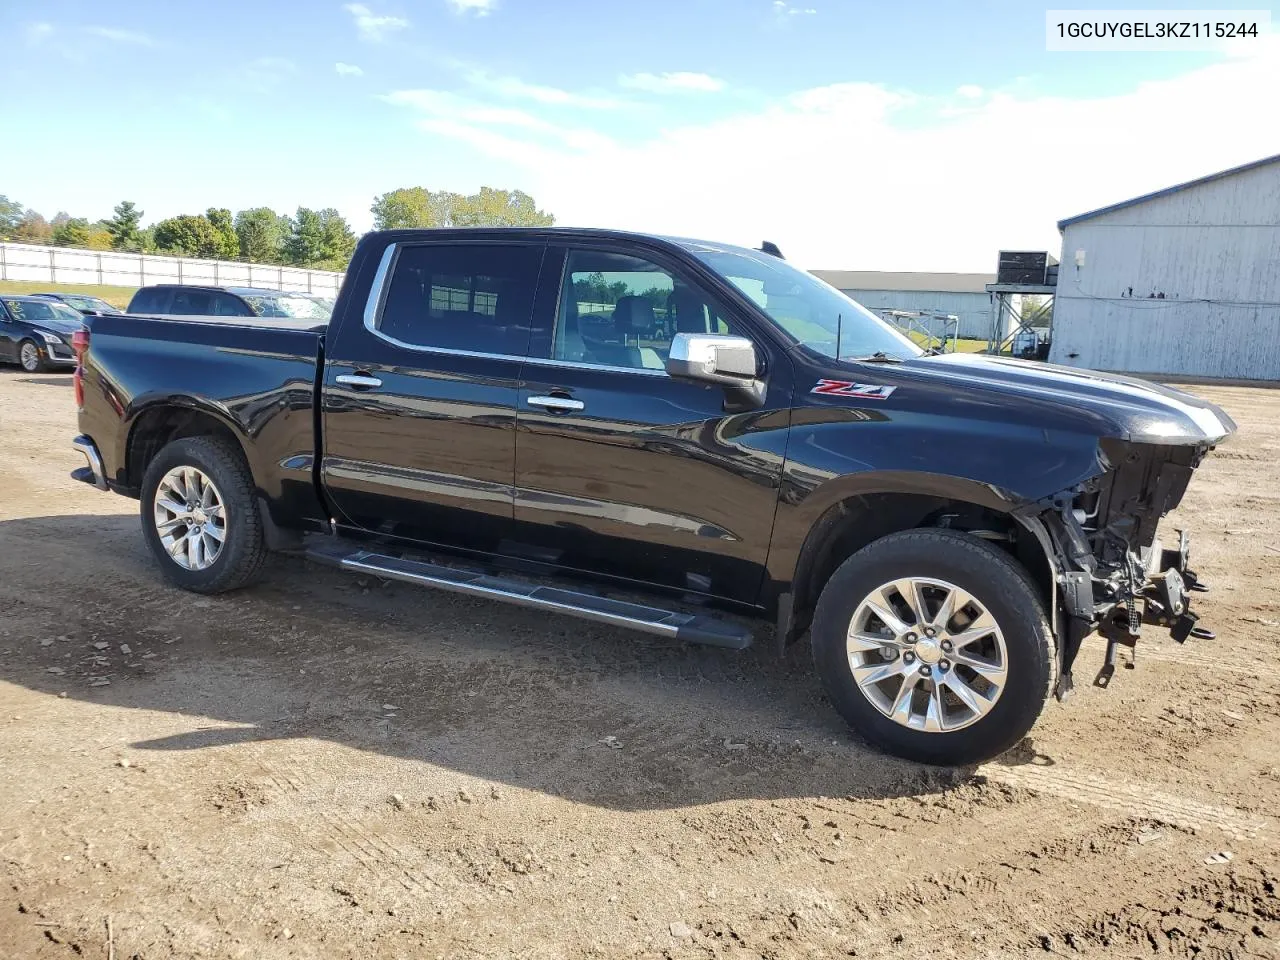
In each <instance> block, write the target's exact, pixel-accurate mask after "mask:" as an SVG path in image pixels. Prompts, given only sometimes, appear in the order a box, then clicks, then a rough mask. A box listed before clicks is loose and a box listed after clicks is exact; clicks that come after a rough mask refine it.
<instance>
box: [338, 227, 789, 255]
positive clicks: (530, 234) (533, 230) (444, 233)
mask: <svg viewBox="0 0 1280 960" xmlns="http://www.w3.org/2000/svg"><path fill="white" fill-rule="evenodd" d="M427 237H431V238H436V239H458V240H486V239H493V240H511V239H527V240H562V241H564V240H621V241H623V242H632V243H635V242H640V243H649V244H658V245H666V246H677V247H682V248H683V249H685V250H687V251H690V252H693V251H708V250H737V251H741V252H743V253H752V254H759V253H761V252H768V253H772V251H770V250H769V249H768V248H772V249H773V250H777V247H776V246H774V245H773V244H771V243H769V241H767V240H766V241H765V242H764V243H763V244H762V245H761V247H756V248H750V247H744V246H742V245H741V244H733V243H722V242H720V241H717V240H698V239H695V238H693V237H675V236H669V235H666V234H661V233H645V232H643V231H638V230H613V229H609V228H607V227H407V228H401V229H396V230H372V231H370V232H369V233H366V234H365V235H364V237H362V238H361V240H362V242H363V241H365V240H368V239H370V238H377V239H383V240H394V241H406V240H422V239H425V238H427ZM762 248H764V249H762ZM772 255H774V256H777V254H772Z"/></svg>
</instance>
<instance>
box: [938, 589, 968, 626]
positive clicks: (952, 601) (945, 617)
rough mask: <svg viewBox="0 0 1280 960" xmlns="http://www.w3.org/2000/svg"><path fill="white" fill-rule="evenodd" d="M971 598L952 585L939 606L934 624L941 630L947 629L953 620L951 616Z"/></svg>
mask: <svg viewBox="0 0 1280 960" xmlns="http://www.w3.org/2000/svg"><path fill="white" fill-rule="evenodd" d="M971 599H972V598H971V597H970V596H969V594H967V593H965V592H964V591H963V590H961V589H960V588H959V587H952V588H951V589H950V590H948V591H947V596H946V598H945V599H943V601H942V606H940V607H939V608H938V613H937V615H936V616H935V617H934V618H933V626H934V627H936V628H937V629H939V630H945V629H946V628H947V624H948V623H950V622H951V618H952V617H954V616H955V615H956V612H957V611H959V610H961V609H962V608H963V607H964V606H965V604H967V603H969V602H970V600H971Z"/></svg>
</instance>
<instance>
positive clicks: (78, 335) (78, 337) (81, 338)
mask: <svg viewBox="0 0 1280 960" xmlns="http://www.w3.org/2000/svg"><path fill="white" fill-rule="evenodd" d="M71 349H72V350H74V351H75V354H76V372H75V376H74V377H72V383H73V384H74V385H75V392H76V409H79V408H81V407H83V406H84V357H85V354H86V353H88V352H89V331H88V330H77V331H76V332H75V333H73V334H72V335H71Z"/></svg>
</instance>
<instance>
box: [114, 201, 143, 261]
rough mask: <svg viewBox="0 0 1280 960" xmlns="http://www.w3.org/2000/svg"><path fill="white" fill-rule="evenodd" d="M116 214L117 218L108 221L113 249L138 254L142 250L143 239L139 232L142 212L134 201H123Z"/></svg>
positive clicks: (117, 207)
mask: <svg viewBox="0 0 1280 960" xmlns="http://www.w3.org/2000/svg"><path fill="white" fill-rule="evenodd" d="M114 212H115V216H113V217H112V218H111V219H110V220H108V221H106V226H107V233H109V234H110V235H111V249H112V250H126V251H128V252H130V253H137V252H138V251H139V250H141V249H142V237H141V235H140V233H139V231H138V225H139V224H140V223H141V222H142V211H141V210H139V209H138V207H137V204H135V203H134V202H133V201H132V200H121V201H120V202H119V203H117V204H116V207H115V211H114Z"/></svg>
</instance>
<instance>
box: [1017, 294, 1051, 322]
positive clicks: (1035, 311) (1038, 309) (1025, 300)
mask: <svg viewBox="0 0 1280 960" xmlns="http://www.w3.org/2000/svg"><path fill="white" fill-rule="evenodd" d="M1022 320H1023V322H1024V323H1028V324H1030V325H1031V326H1033V327H1049V326H1051V325H1052V324H1053V301H1052V300H1051V299H1049V298H1048V297H1038V296H1035V295H1034V294H1023V297H1022Z"/></svg>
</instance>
